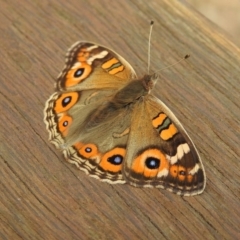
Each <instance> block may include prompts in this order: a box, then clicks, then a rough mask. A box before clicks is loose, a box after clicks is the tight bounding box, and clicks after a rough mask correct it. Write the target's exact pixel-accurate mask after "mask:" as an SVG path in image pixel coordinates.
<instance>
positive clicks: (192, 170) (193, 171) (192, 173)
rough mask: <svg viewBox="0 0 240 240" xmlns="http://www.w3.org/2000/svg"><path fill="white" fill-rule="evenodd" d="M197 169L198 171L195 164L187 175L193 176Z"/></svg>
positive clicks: (197, 166) (197, 165)
mask: <svg viewBox="0 0 240 240" xmlns="http://www.w3.org/2000/svg"><path fill="white" fill-rule="evenodd" d="M199 169H200V167H199V164H198V163H197V164H196V165H195V166H194V167H193V169H191V170H190V171H189V172H188V173H189V174H191V175H194V174H195V173H197V172H198V170H199Z"/></svg>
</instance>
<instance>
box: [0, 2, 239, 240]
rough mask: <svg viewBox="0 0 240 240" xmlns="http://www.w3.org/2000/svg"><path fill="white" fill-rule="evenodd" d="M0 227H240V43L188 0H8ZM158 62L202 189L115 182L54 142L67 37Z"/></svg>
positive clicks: (162, 93)
mask: <svg viewBox="0 0 240 240" xmlns="http://www.w3.org/2000/svg"><path fill="white" fill-rule="evenodd" d="M0 4H1V8H0V33H1V34H0V71H1V80H0V158H1V169H0V180H1V185H0V191H1V202H0V214H1V215H0V224H1V226H0V227H1V231H0V239H14V240H15V239H58V240H60V239H238V238H240V232H239V226H240V190H239V189H240V188H239V186H240V157H239V156H240V148H239V139H240V64H239V63H240V49H239V48H237V47H236V46H235V45H234V44H233V43H232V42H231V41H230V40H229V38H228V36H226V35H225V33H224V32H223V31H222V30H221V29H219V28H218V27H216V26H215V25H214V24H212V23H210V22H209V21H207V20H206V19H204V18H203V17H202V16H201V15H199V14H198V13H196V12H195V11H194V10H193V9H191V7H190V6H188V5H187V4H186V3H184V1H181V2H179V1H174V0H172V1H167V0H165V1H157V0H148V1H140V0H131V1H128V0H123V1H110V0H102V1H94V0H90V1H84V0H78V1H77V0H70V1H63V0H60V1H47V0H41V1H40V0H35V1H30V0H23V1H21V2H20V1H14V0H8V1H6V0H1V3H0ZM151 19H153V20H154V21H155V26H154V31H153V35H152V54H151V69H152V70H154V71H156V70H158V69H160V68H162V67H165V66H168V65H170V64H171V63H173V62H175V61H176V60H179V59H180V58H181V57H183V56H184V55H186V54H190V55H191V58H190V59H188V60H187V61H185V62H182V63H180V64H178V65H176V66H174V67H171V68H168V69H166V70H164V71H162V72H161V79H160V80H159V82H158V85H157V87H156V89H155V94H156V95H157V96H158V97H159V98H161V99H162V100H163V101H164V102H165V103H166V104H167V105H168V106H169V107H170V108H171V109H172V110H173V112H174V113H175V114H176V116H177V117H178V118H179V120H180V121H181V122H182V124H183V125H184V126H185V127H186V129H187V131H188V133H189V135H190V136H191V137H192V139H193V141H194V142H195V144H196V146H197V147H198V149H199V152H200V154H201V157H202V160H203V164H204V166H205V169H206V174H207V187H206V190H205V192H204V193H203V194H202V195H200V196H196V197H179V196H176V195H174V194H172V193H170V192H167V191H164V190H159V189H137V188H133V187H131V186H128V185H109V184H106V183H101V182H99V181H98V180H95V179H93V178H90V177H88V176H87V175H85V174H84V173H83V172H81V171H79V170H77V169H76V168H75V167H74V166H72V165H70V164H68V163H66V162H65V161H64V160H63V156H62V155H61V153H60V152H58V151H57V150H56V149H55V148H54V146H52V145H51V144H50V143H49V142H48V140H47V139H48V134H47V132H46V130H45V126H44V124H43V108H44V104H45V101H46V99H47V98H48V97H49V96H50V94H52V93H53V89H54V88H53V84H54V79H55V78H56V76H57V75H58V73H59V72H60V71H61V69H62V67H63V65H64V55H65V52H66V50H67V48H68V47H69V46H70V45H71V44H73V43H74V42H75V41H77V40H89V41H94V42H98V43H101V44H103V45H105V46H109V47H110V48H112V49H114V50H115V51H117V52H118V53H119V54H121V55H122V56H123V57H124V58H126V59H127V60H128V61H129V62H130V63H131V64H132V66H133V67H134V68H135V70H136V71H137V72H138V73H139V76H141V75H142V74H144V73H145V72H146V69H147V43H148V31H149V20H151Z"/></svg>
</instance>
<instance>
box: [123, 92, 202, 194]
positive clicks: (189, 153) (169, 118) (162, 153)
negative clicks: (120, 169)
mask: <svg viewBox="0 0 240 240" xmlns="http://www.w3.org/2000/svg"><path fill="white" fill-rule="evenodd" d="M132 116H133V117H132V122H131V131H130V134H129V138H128V145H127V146H128V147H127V155H126V159H125V165H124V175H125V177H126V179H127V182H129V183H130V184H132V185H134V186H137V187H141V186H146V187H160V188H164V189H168V190H170V191H172V192H175V193H177V194H179V195H195V194H199V193H201V192H202V191H203V190H204V187H205V173H204V169H203V166H202V163H201V160H200V157H199V154H198V153H197V150H196V148H195V146H194V144H193V143H192V141H191V139H190V138H189V136H188V135H187V133H186V131H185V130H184V129H183V127H182V125H181V124H180V123H179V121H178V120H177V119H176V117H175V116H174V115H173V113H172V112H171V111H170V110H169V109H168V108H167V107H166V106H165V105H164V104H163V103H162V102H161V101H160V100H159V99H157V98H156V97H154V96H152V95H148V96H147V97H145V99H144V100H143V101H142V102H140V103H139V104H138V105H136V106H135V108H134V112H133V115H132Z"/></svg>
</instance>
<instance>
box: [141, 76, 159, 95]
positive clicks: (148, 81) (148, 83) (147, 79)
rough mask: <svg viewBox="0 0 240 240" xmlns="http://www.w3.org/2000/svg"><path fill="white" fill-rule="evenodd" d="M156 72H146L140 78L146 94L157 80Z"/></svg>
mask: <svg viewBox="0 0 240 240" xmlns="http://www.w3.org/2000/svg"><path fill="white" fill-rule="evenodd" d="M158 77H159V76H158V74H156V73H153V74H152V75H149V74H146V75H144V76H143V78H142V84H143V86H144V88H145V89H146V91H147V94H148V93H149V92H150V91H151V90H152V89H153V87H154V85H155V84H156V82H157V80H158Z"/></svg>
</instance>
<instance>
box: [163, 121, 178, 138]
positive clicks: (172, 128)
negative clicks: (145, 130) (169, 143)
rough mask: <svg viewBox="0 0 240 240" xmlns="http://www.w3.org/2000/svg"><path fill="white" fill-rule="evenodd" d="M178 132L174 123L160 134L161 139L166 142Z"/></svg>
mask: <svg viewBox="0 0 240 240" xmlns="http://www.w3.org/2000/svg"><path fill="white" fill-rule="evenodd" d="M177 132H178V130H177V128H176V127H175V125H174V124H173V123H171V124H170V125H169V127H168V128H167V129H164V130H162V131H161V132H160V137H161V138H162V139H163V140H165V141H166V140H169V139H170V138H172V137H173V136H174V135H175V134H176V133H177Z"/></svg>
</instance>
